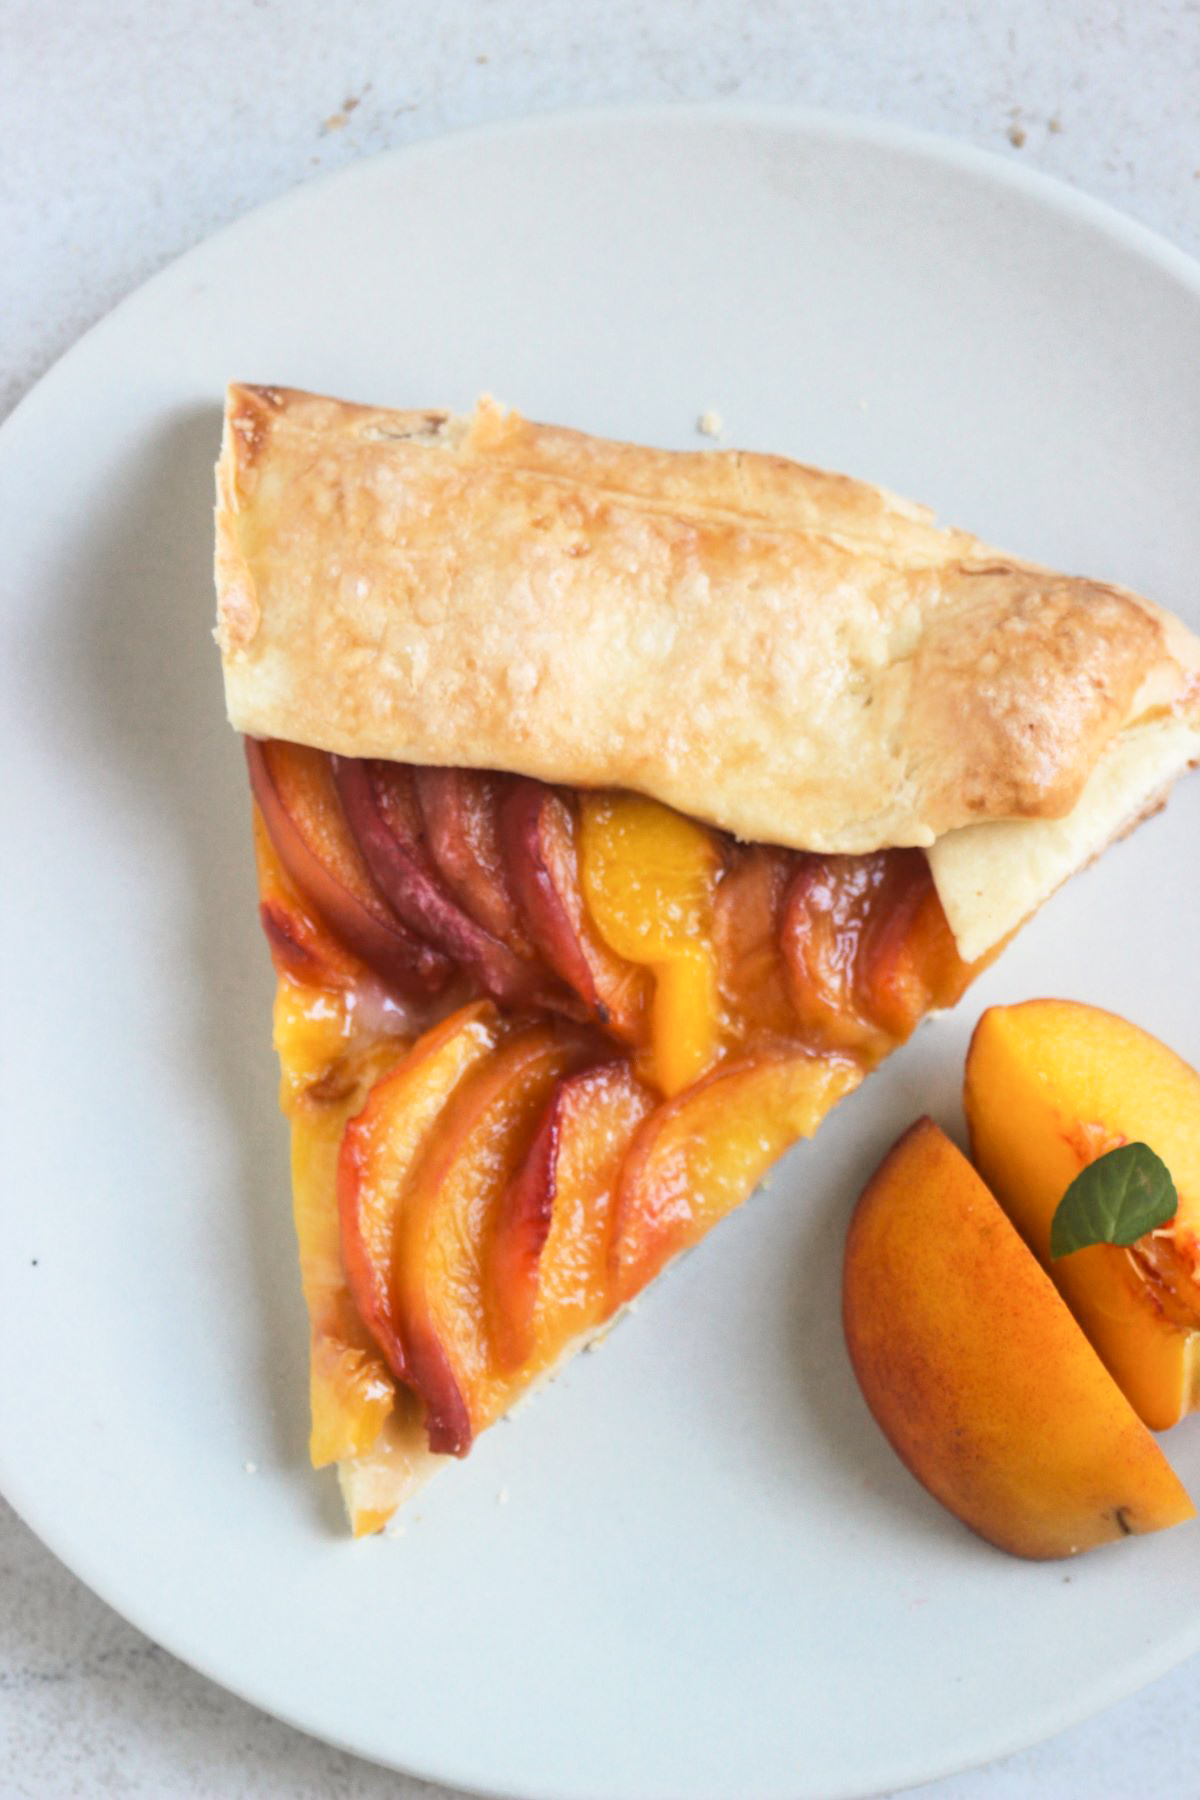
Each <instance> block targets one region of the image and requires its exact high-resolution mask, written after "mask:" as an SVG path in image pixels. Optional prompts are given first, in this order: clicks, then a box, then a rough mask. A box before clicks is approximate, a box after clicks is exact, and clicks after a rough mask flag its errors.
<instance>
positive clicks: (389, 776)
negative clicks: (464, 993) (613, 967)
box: [333, 756, 543, 1006]
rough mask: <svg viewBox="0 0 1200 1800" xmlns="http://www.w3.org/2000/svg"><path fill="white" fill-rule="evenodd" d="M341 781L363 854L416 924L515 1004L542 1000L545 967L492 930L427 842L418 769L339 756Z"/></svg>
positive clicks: (393, 902) (393, 901)
mask: <svg viewBox="0 0 1200 1800" xmlns="http://www.w3.org/2000/svg"><path fill="white" fill-rule="evenodd" d="M333 771H334V779H335V781H336V784H337V791H338V796H339V798H340V800H341V803H342V806H343V808H344V810H345V814H346V818H347V821H348V823H349V825H350V829H351V831H352V832H353V833H354V837H355V840H356V841H357V843H358V847H359V849H360V850H361V852H362V854H363V858H364V860H365V862H366V864H367V866H368V868H369V869H370V871H371V874H372V876H373V877H374V879H375V882H376V884H377V886H378V887H379V888H380V890H381V891H382V893H383V895H384V897H385V898H386V899H387V901H388V903H389V905H390V906H391V907H392V909H393V910H394V911H395V912H396V913H397V914H398V916H399V917H400V918H402V919H403V920H404V922H405V924H406V925H407V926H408V927H409V929H410V930H412V931H415V932H418V933H419V934H420V935H421V936H422V937H423V938H425V939H426V940H427V941H428V942H429V943H431V944H434V945H436V947H437V948H438V950H440V951H441V952H442V953H443V955H445V956H447V957H449V959H450V960H451V962H453V963H456V964H458V965H459V966H460V967H462V968H464V969H466V970H468V971H469V972H470V973H471V975H473V976H474V978H475V981H476V982H477V983H478V985H479V986H480V987H482V988H483V989H484V990H485V991H486V992H487V993H489V994H493V995H494V996H495V997H496V999H497V1000H502V1001H505V1002H506V1003H507V1004H509V1005H517V1006H523V1005H531V1004H536V1003H537V1002H538V1001H539V1000H540V999H541V995H540V993H539V989H540V987H541V986H542V985H543V983H542V981H541V971H540V970H539V968H538V967H537V966H536V965H535V964H534V963H532V962H529V961H526V960H525V959H524V958H523V957H520V956H518V955H516V953H515V952H514V951H513V950H511V949H510V948H509V946H508V945H507V944H505V943H502V942H501V941H500V939H499V938H496V937H493V936H492V934H491V932H489V931H485V930H484V928H483V926H482V925H480V924H478V923H477V922H476V920H475V919H473V918H472V917H471V916H470V914H468V913H466V912H464V910H463V908H462V907H461V906H460V905H459V904H458V902H457V900H456V899H455V898H454V896H453V895H452V894H451V893H450V891H449V889H448V888H447V887H446V886H445V885H444V883H443V882H442V879H441V876H440V875H439V873H438V871H437V868H436V867H435V865H434V863H433V861H432V859H431V857H430V855H429V851H428V848H427V845H426V842H425V825H424V820H423V818H422V814H421V809H420V807H419V805H418V804H417V796H416V790H415V787H414V783H413V771H412V770H411V769H410V768H408V767H407V765H405V764H401V763H388V762H371V761H362V760H359V759H357V758H353V757H341V756H335V757H334V758H333Z"/></svg>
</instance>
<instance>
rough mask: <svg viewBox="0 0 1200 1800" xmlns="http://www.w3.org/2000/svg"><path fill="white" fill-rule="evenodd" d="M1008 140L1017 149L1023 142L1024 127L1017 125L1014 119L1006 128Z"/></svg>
mask: <svg viewBox="0 0 1200 1800" xmlns="http://www.w3.org/2000/svg"><path fill="white" fill-rule="evenodd" d="M1008 141H1009V143H1010V144H1011V145H1012V147H1013V149H1014V150H1019V149H1020V148H1021V146H1022V144H1023V143H1024V142H1025V127H1024V126H1023V125H1018V124H1017V122H1016V120H1015V119H1014V120H1013V122H1012V124H1011V125H1010V126H1009V128H1008Z"/></svg>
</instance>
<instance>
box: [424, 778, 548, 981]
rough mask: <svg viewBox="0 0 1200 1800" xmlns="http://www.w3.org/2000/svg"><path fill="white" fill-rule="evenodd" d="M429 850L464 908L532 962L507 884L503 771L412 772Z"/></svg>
mask: <svg viewBox="0 0 1200 1800" xmlns="http://www.w3.org/2000/svg"><path fill="white" fill-rule="evenodd" d="M412 777H413V789H414V791H415V793H416V796H417V803H418V805H419V806H420V809H421V819H422V822H423V824H424V827H425V839H426V843H427V846H428V849H429V855H430V857H431V858H432V860H433V862H434V864H435V865H436V867H437V870H438V873H439V874H440V876H441V878H442V880H443V881H444V882H445V884H446V886H447V888H449V890H450V892H451V893H452V894H453V896H454V898H455V899H456V900H457V902H458V904H459V905H460V906H461V907H462V909H463V911H464V912H466V913H469V914H470V916H471V917H472V918H473V919H474V920H475V921H476V923H477V924H479V925H481V926H482V927H483V929H484V930H485V931H488V932H490V933H491V935H492V936H493V937H494V938H498V939H499V940H500V942H501V943H503V944H507V945H508V947H509V949H510V950H513V951H515V952H516V954H517V955H518V956H521V957H524V958H525V959H526V960H527V961H531V960H532V959H533V958H534V956H535V954H536V952H535V951H534V948H533V944H532V943H531V941H530V938H529V934H528V933H527V931H526V930H525V926H524V924H523V922H522V919H521V913H520V909H519V907H518V906H517V902H516V900H515V898H514V897H513V893H512V889H511V887H510V885H509V880H508V871H507V869H506V868H505V864H504V854H503V851H502V850H501V847H500V822H499V807H500V796H501V793H502V792H503V789H504V787H505V786H506V785H507V778H506V777H505V776H503V775H493V774H491V773H490V772H488V771H487V770H483V769H422V768H414V769H413V772H412Z"/></svg>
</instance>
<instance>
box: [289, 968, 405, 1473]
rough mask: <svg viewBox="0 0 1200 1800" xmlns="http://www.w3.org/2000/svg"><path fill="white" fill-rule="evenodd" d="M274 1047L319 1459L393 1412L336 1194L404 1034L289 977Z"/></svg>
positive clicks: (345, 999)
mask: <svg viewBox="0 0 1200 1800" xmlns="http://www.w3.org/2000/svg"><path fill="white" fill-rule="evenodd" d="M275 1044H276V1048H277V1050H278V1052H279V1060H280V1063H281V1065H282V1067H283V1071H284V1077H283V1086H282V1093H281V1101H282V1105H283V1110H284V1112H285V1113H286V1115H287V1117H288V1120H289V1122H290V1125H291V1137H292V1204H293V1217H294V1220H295V1226H296V1237H297V1240H298V1244H299V1251H300V1271H301V1277H302V1281H303V1287H304V1298H305V1303H306V1305H307V1308H308V1314H309V1322H310V1374H309V1386H310V1395H311V1403H312V1433H311V1437H310V1441H309V1448H310V1453H311V1456H312V1461H313V1465H314V1467H316V1468H321V1467H323V1466H324V1465H325V1464H326V1463H331V1462H338V1461H340V1460H341V1459H342V1458H344V1457H347V1456H357V1455H359V1454H360V1453H361V1452H362V1451H364V1450H367V1449H369V1448H370V1446H371V1445H372V1444H373V1443H374V1442H375V1440H376V1438H377V1437H378V1435H379V1432H380V1430H381V1428H382V1426H383V1423H384V1420H385V1419H386V1418H387V1417H388V1415H389V1414H390V1412H391V1411H392V1407H393V1404H394V1400H395V1389H394V1386H393V1383H392V1378H391V1375H390V1373H389V1370H388V1367H387V1364H386V1362H385V1361H384V1359H383V1357H382V1356H381V1355H380V1353H379V1350H378V1347H377V1345H376V1343H375V1341H374V1339H373V1338H372V1336H371V1334H370V1333H369V1332H368V1330H367V1329H366V1327H365V1325H364V1323H363V1321H362V1318H361V1316H360V1313H359V1310H358V1307H357V1305H356V1303H355V1300H354V1297H353V1296H352V1295H351V1293H350V1290H349V1287H348V1285H347V1281H346V1275H345V1270H344V1267H343V1263H342V1255H341V1245H340V1242H339V1238H338V1221H337V1212H336V1209H335V1208H334V1207H333V1206H331V1204H330V1198H331V1196H332V1194H333V1192H334V1187H335V1181H336V1171H337V1161H338V1149H339V1146H340V1144H341V1140H342V1133H343V1131H344V1130H345V1126H346V1121H347V1119H349V1118H351V1117H352V1116H353V1115H354V1114H355V1113H356V1112H357V1111H358V1110H359V1108H360V1107H361V1106H362V1104H363V1102H364V1100H365V1099H366V1097H367V1095H368V1093H369V1092H370V1091H371V1090H372V1088H373V1087H374V1086H375V1085H376V1083H377V1082H379V1081H380V1080H381V1079H382V1078H383V1077H384V1076H386V1074H387V1072H388V1070H389V1068H390V1067H391V1065H392V1064H393V1063H394V1062H395V1061H396V1060H397V1059H398V1058H399V1057H401V1056H402V1055H403V1054H404V1051H405V1047H406V1045H405V1040H404V1039H403V1038H402V1037H398V1036H397V1037H374V1036H373V1037H369V1038H363V1037H361V1036H360V1035H359V1034H357V1033H356V1030H355V1021H354V1016H353V996H352V995H349V994H346V993H342V992H337V991H325V992H323V991H321V990H319V989H314V988H312V987H308V986H302V985H299V984H297V983H295V982H293V981H291V980H288V979H286V978H284V979H282V980H281V981H280V983H279V990H278V994H277V996H276V1001H275Z"/></svg>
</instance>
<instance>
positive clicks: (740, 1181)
mask: <svg viewBox="0 0 1200 1800" xmlns="http://www.w3.org/2000/svg"><path fill="white" fill-rule="evenodd" d="M861 1079H862V1071H861V1069H860V1067H859V1065H858V1064H857V1063H855V1062H853V1061H851V1060H850V1058H848V1057H841V1056H833V1055H816V1054H809V1053H806V1052H796V1053H793V1054H792V1055H781V1056H776V1057H769V1058H763V1059H760V1060H756V1061H752V1062H745V1063H741V1064H738V1065H735V1066H734V1067H731V1068H730V1067H722V1068H719V1069H717V1070H714V1072H713V1073H712V1074H711V1075H709V1076H708V1077H707V1078H706V1079H704V1080H703V1081H701V1082H699V1083H698V1085H697V1086H695V1087H693V1088H689V1089H688V1090H687V1091H686V1092H685V1093H683V1094H680V1095H679V1096H677V1098H676V1099H674V1100H672V1101H669V1102H668V1103H667V1104H666V1105H664V1106H660V1107H659V1108H658V1110H657V1111H656V1112H654V1113H652V1114H651V1115H650V1117H649V1118H648V1119H647V1120H646V1122H645V1123H644V1124H643V1125H642V1126H641V1128H640V1129H639V1131H638V1132H637V1135H636V1136H635V1137H634V1140H633V1143H632V1144H631V1146H630V1149H629V1153H628V1155H627V1157H626V1159H625V1163H624V1166H623V1168H622V1171H621V1180H620V1184H619V1186H618V1189H617V1199H616V1204H615V1206H614V1209H613V1229H612V1239H611V1243H610V1248H609V1275H610V1282H611V1291H612V1297H613V1302H614V1304H615V1305H624V1304H625V1303H626V1302H627V1301H629V1300H631V1299H633V1297H634V1295H635V1294H637V1293H639V1292H640V1291H641V1289H642V1288H644V1287H645V1286H646V1284H647V1282H649V1281H652V1280H653V1279H654V1277H655V1276H656V1275H657V1274H658V1272H659V1270H660V1269H661V1268H662V1267H663V1265H664V1263H666V1262H667V1261H669V1259H670V1258H671V1257H672V1256H674V1255H676V1254H677V1253H678V1252H679V1251H680V1250H686V1249H687V1248H688V1246H689V1245H691V1244H694V1243H696V1242H697V1241H698V1240H699V1239H700V1238H701V1237H703V1236H704V1234H705V1232H707V1231H709V1230H711V1228H712V1227H713V1226H714V1225H715V1224H716V1223H717V1221H718V1219H721V1218H724V1216H725V1214H726V1213H728V1212H732V1211H733V1209H734V1207H736V1206H740V1205H741V1204H742V1202H743V1200H745V1199H747V1198H748V1197H749V1195H750V1194H751V1192H752V1191H753V1189H754V1188H755V1186H756V1185H757V1184H758V1182H759V1181H761V1180H762V1177H763V1176H764V1175H765V1174H766V1172H767V1170H768V1169H769V1168H770V1166H771V1164H772V1163H773V1162H775V1161H776V1159H777V1158H778V1157H780V1156H782V1155H783V1152H784V1151H785V1150H787V1149H788V1148H790V1146H791V1145H792V1144H794V1143H795V1142H796V1140H797V1139H798V1138H804V1137H811V1136H812V1134H813V1132H814V1131H815V1130H816V1129H817V1126H818V1125H819V1124H820V1122H821V1120H822V1119H823V1118H824V1117H825V1114H826V1113H827V1112H828V1111H829V1109H830V1108H831V1107H832V1106H833V1105H834V1104H835V1103H836V1102H837V1101H838V1100H840V1099H841V1098H842V1096H843V1095H844V1094H847V1093H849V1092H850V1090H851V1089H852V1088H854V1087H856V1086H857V1085H858V1083H859V1081H860V1080H861Z"/></svg>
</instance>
